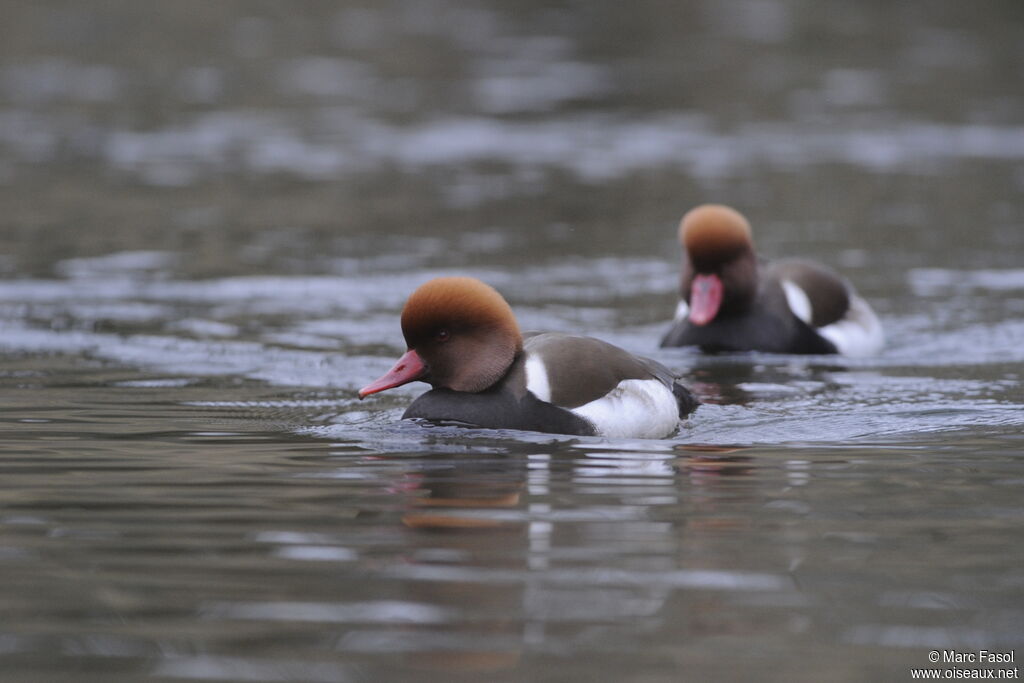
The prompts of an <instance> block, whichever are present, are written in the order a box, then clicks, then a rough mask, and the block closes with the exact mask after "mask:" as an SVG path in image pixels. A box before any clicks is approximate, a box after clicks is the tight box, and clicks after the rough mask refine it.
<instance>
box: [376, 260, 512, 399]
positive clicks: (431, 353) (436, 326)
mask: <svg viewBox="0 0 1024 683" xmlns="http://www.w3.org/2000/svg"><path fill="white" fill-rule="evenodd" d="M402 334H403V335H404V336H405V343H406V346H407V347H408V351H406V353H405V355H403V356H402V357H401V358H400V359H399V360H398V362H397V363H396V364H395V366H394V367H393V368H392V369H391V370H389V371H388V372H387V373H386V374H385V375H384V376H383V377H381V378H380V379H378V380H377V381H375V382H373V383H371V384H369V385H367V386H366V387H363V389H361V390H360V392H359V397H360V398H362V397H364V396H367V395H369V394H373V393H376V392H378V391H383V390H385V389H390V388H392V387H396V386H399V385H402V384H406V383H408V382H412V381H415V380H422V381H424V382H427V383H429V384H430V385H431V386H433V387H434V388H435V389H438V388H444V389H451V390H453V391H465V392H479V391H483V390H485V389H487V388H488V387H490V386H491V385H493V384H494V383H495V382H497V381H498V380H499V379H501V378H502V377H503V376H504V375H505V373H506V372H508V369H509V366H511V365H512V361H513V360H515V357H516V355H517V354H518V353H519V352H520V351H522V348H523V337H522V334H521V333H520V331H519V325H518V323H516V318H515V315H514V314H513V313H512V309H511V308H510V307H509V305H508V303H507V302H506V301H505V299H504V298H503V297H502V296H501V294H499V293H498V292H497V291H496V290H495V289H494V288H493V287H491V286H490V285H487V284H485V283H483V282H481V281H480V280H477V279H476V278H471V277H439V278H436V279H434V280H431V281H429V282H427V283H425V284H423V285H422V286H420V287H419V289H417V290H416V291H415V292H413V293H412V296H410V297H409V300H408V301H406V303H405V308H403V309H402Z"/></svg>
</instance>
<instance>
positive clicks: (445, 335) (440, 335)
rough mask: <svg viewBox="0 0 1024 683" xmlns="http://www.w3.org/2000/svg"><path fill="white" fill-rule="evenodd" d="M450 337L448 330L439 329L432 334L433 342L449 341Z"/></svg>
mask: <svg viewBox="0 0 1024 683" xmlns="http://www.w3.org/2000/svg"><path fill="white" fill-rule="evenodd" d="M451 336H452V334H451V332H449V331H448V330H444V329H441V330H438V331H437V332H435V333H434V341H436V342H446V341H448V340H449V339H451Z"/></svg>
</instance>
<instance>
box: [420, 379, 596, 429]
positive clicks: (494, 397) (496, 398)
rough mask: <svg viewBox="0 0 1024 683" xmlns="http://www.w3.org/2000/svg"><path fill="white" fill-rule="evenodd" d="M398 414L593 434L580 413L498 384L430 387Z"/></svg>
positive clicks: (478, 424) (487, 426)
mask: <svg viewBox="0 0 1024 683" xmlns="http://www.w3.org/2000/svg"><path fill="white" fill-rule="evenodd" d="M402 418H403V419H405V418H422V419H425V420H433V421H438V422H446V421H454V422H462V423H465V424H468V425H473V426H475V427H483V428H485V429H521V430H527V431H533V432H547V433H549V434H572V435H576V436H593V435H594V433H595V432H594V427H593V425H591V424H590V423H589V422H587V421H586V420H584V419H583V418H582V417H580V416H578V415H576V414H574V413H572V412H570V411H568V410H565V409H564V408H559V407H558V406H555V405H552V404H550V403H545V402H544V401H541V400H539V399H537V398H536V397H535V396H534V395H533V394H530V393H524V394H523V395H522V396H521V397H517V396H516V395H515V394H514V393H513V392H512V391H509V390H508V389H507V387H502V386H501V384H499V386H498V387H496V388H491V389H488V390H487V391H482V392H480V393H477V394H470V393H466V392H464V391H452V390H451V389H432V390H430V391H428V392H427V393H425V394H423V395H422V396H420V397H419V398H417V399H416V400H415V401H413V402H412V404H411V405H410V406H409V407H408V408H407V409H406V411H405V414H404V415H402Z"/></svg>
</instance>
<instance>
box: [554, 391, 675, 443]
mask: <svg viewBox="0 0 1024 683" xmlns="http://www.w3.org/2000/svg"><path fill="white" fill-rule="evenodd" d="M572 412H574V413H576V414H577V415H579V416H580V417H582V418H584V419H585V420H588V421H589V422H590V423H591V424H592V425H594V428H595V429H596V430H597V433H598V435H600V436H606V437H609V438H640V439H660V438H662V437H666V436H668V435H669V434H672V433H673V432H675V431H676V429H677V428H678V427H679V404H678V403H676V397H675V396H674V395H673V394H672V390H671V389H669V388H668V387H667V386H665V385H664V384H662V383H661V382H659V381H658V380H656V379H624V380H622V381H621V382H619V384H618V386H616V387H615V388H614V389H612V390H611V391H610V392H608V393H607V394H605V395H604V396H602V397H601V398H599V399H596V400H594V401H591V402H590V403H586V404H584V405H581V406H580V407H578V408H573V409H572Z"/></svg>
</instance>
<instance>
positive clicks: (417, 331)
mask: <svg viewBox="0 0 1024 683" xmlns="http://www.w3.org/2000/svg"><path fill="white" fill-rule="evenodd" d="M463 297H469V300H468V301H467V300H464V299H463ZM410 306H411V307H412V308H411V309H410ZM402 327H403V332H404V334H405V337H406V341H407V343H408V345H409V350H408V351H407V352H406V354H405V355H404V356H403V357H402V359H400V360H399V362H398V363H396V365H395V367H394V368H392V370H391V371H389V372H388V373H387V374H385V375H384V376H383V377H381V378H380V379H379V380H377V381H376V382H373V383H372V384H370V385H368V386H367V387H365V388H363V389H362V390H361V391H360V396H361V397H362V396H366V395H368V394H371V393H375V392H377V391H383V390H384V389H388V388H391V387H393V386H398V385H399V384H405V383H406V382H411V381H414V380H422V381H426V382H428V383H430V384H431V385H432V386H433V387H434V388H433V389H432V390H431V391H428V392H427V393H425V394H423V395H422V396H420V397H419V398H417V399H416V400H415V401H413V403H412V404H411V405H410V406H409V408H408V409H407V410H406V411H405V414H404V415H403V418H422V419H427V420H432V421H445V422H459V423H463V424H467V425H473V426H477V427H484V428H490V429H520V430H529V431H538V432H548V433H556V434H572V435H590V436H606V437H635V438H661V437H665V436H668V435H670V434H672V433H673V432H675V431H676V429H677V428H678V426H679V420H680V418H682V417H684V416H685V415H687V414H689V413H690V412H692V411H693V410H694V409H695V408H696V406H697V401H696V400H695V399H694V398H693V396H692V395H691V394H690V392H689V391H687V390H686V389H685V388H684V387H683V386H682V385H681V384H679V383H678V382H677V381H676V380H675V378H674V377H673V376H672V374H671V372H669V370H668V369H667V368H665V367H664V366H663V365H661V364H660V363H657V362H655V361H653V360H650V359H647V358H640V357H638V356H634V355H632V354H630V353H628V352H626V351H624V350H622V349H620V348H618V347H616V346H613V345H611V344H608V343H605V342H603V341H600V340H598V339H593V338H590V337H577V336H572V335H565V334H558V333H532V334H527V335H520V334H519V331H518V327H517V326H516V324H515V319H514V317H512V314H511V309H508V305H507V304H506V303H505V302H504V299H501V297H500V295H499V294H497V292H495V291H494V290H493V289H491V288H490V287H488V286H487V285H485V284H483V283H482V282H479V281H478V280H473V279H471V278H438V279H437V280H432V281H431V282H428V283H427V284H426V285H424V286H423V287H421V288H420V289H419V290H417V292H416V293H414V294H413V296H412V297H410V300H409V303H407V304H406V309H405V311H403V314H402Z"/></svg>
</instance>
